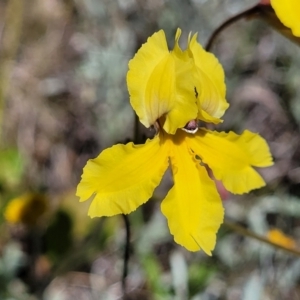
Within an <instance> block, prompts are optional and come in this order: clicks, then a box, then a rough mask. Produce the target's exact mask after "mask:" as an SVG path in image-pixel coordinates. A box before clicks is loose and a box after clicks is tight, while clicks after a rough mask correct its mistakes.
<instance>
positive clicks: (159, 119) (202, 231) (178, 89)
mask: <svg viewBox="0 0 300 300" xmlns="http://www.w3.org/2000/svg"><path fill="white" fill-rule="evenodd" d="M179 36H180V30H178V31H177V34H176V39H175V47H174V49H173V51H172V52H168V50H167V46H166V41H165V35H164V32H163V31H159V32H158V33H155V34H154V35H153V36H152V37H150V38H149V39H148V41H147V43H146V44H144V45H143V46H142V48H141V49H140V50H139V51H138V53H137V54H136V56H135V57H134V58H133V60H131V62H130V63H129V71H128V75H127V83H128V89H129V92H130V96H131V104H132V106H133V108H134V109H135V111H136V113H137V114H138V116H139V118H140V119H141V121H142V123H143V124H144V125H145V126H151V125H152V124H156V127H157V129H158V133H157V135H156V136H155V137H154V138H153V139H151V140H147V141H146V143H145V144H143V145H134V144H133V143H128V144H126V145H121V144H118V145H115V146H113V147H111V148H109V149H106V150H104V151H103V152H102V153H101V154H100V155H99V156H98V157H97V158H95V159H91V160H89V161H88V162H87V165H86V166H85V168H84V171H83V175H82V179H81V182H80V183H79V185H78V188H77V196H79V197H80V200H81V201H85V200H87V199H89V198H90V197H91V196H93V200H92V203H91V205H90V208H89V212H88V214H89V216H91V217H101V216H113V215H116V214H122V213H123V214H128V213H130V212H132V211H134V210H136V209H137V207H138V206H140V205H142V204H143V203H145V202H146V201H147V200H148V199H149V198H150V197H151V196H152V195H153V191H154V189H155V188H156V187H157V186H158V185H159V183H160V181H161V179H162V177H163V175H164V173H165V171H166V169H167V168H168V166H169V165H170V166H171V169H172V172H173V179H174V186H173V187H172V188H171V190H170V191H169V193H168V194H167V196H166V198H165V199H164V200H163V201H162V204H161V209H162V212H163V214H164V215H165V216H166V218H167V220H168V226H169V228H170V231H171V233H172V234H173V235H174V239H175V241H176V242H177V243H178V244H180V245H182V246H184V247H185V248H186V249H188V250H190V251H197V250H200V249H202V250H203V251H205V252H206V253H207V254H208V255H211V251H212V250H213V249H214V247H215V243H216V233H217V231H218V229H219V227H220V225H221V223H222V222H223V215H224V210H223V207H222V202H221V199H220V196H219V194H218V192H217V189H216V186H215V183H214V181H213V180H212V179H211V178H210V177H209V175H208V173H207V169H206V166H209V168H210V169H211V170H212V172H213V174H214V176H215V178H216V179H218V180H222V182H223V184H224V186H225V187H226V188H227V189H228V190H229V191H230V192H233V193H236V194H241V193H245V192H248V191H250V190H252V189H255V188H259V187H262V186H264V185H265V182H264V180H263V179H262V178H261V176H260V175H259V174H258V173H257V172H256V171H255V170H254V169H253V167H266V166H270V165H271V164H272V158H271V155H270V152H269V148H268V146H267V144H266V142H265V141H264V139H263V138H261V137H260V136H259V135H257V134H254V133H251V132H249V131H245V132H244V133H243V134H242V135H240V136H239V135H236V134H235V133H233V132H230V133H228V134H226V133H224V132H221V133H218V132H214V131H209V130H206V129H205V128H198V123H197V121H196V120H195V118H197V119H199V120H202V121H207V122H213V123H218V122H220V117H221V116H222V115H223V114H224V112H225V110H226V109H227V107H228V104H227V102H226V100H225V84H224V72H223V69H222V67H221V65H220V64H219V62H218V60H217V59H216V58H215V57H214V56H213V55H212V54H209V53H207V52H206V51H205V50H203V48H202V47H201V46H200V44H198V43H197V41H196V35H194V36H193V37H192V38H190V37H189V39H188V47H187V49H186V50H185V51H182V50H181V49H180V47H179V46H178V39H179ZM191 83H192V84H191ZM180 128H182V129H184V130H181V129H180Z"/></svg>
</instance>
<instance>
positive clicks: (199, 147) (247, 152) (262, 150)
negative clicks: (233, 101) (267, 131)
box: [188, 129, 273, 194]
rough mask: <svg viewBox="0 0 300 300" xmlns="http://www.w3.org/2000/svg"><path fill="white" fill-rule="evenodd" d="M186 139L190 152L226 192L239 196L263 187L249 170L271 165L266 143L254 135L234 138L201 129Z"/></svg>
mask: <svg viewBox="0 0 300 300" xmlns="http://www.w3.org/2000/svg"><path fill="white" fill-rule="evenodd" d="M188 138H189V145H190V147H191V149H192V150H193V151H194V152H195V154H196V155H197V156H199V157H200V158H201V159H202V161H203V162H204V163H206V164H207V165H208V166H209V167H210V168H211V169H212V171H213V174H214V176H215V177H216V179H218V180H222V182H223V184H224V186H225V188H226V189H227V190H228V191H230V192H232V193H235V194H243V193H247V192H249V191H250V190H253V189H257V188H260V187H262V186H264V185H265V182H264V180H263V179H262V177H261V176H260V175H259V174H258V173H257V171H255V170H254V169H253V166H254V167H267V166H271V165H272V164H273V162H272V156H271V154H270V150H269V147H268V145H267V143H266V141H265V140H264V139H263V138H262V137H261V136H259V135H258V134H255V133H252V132H250V131H248V130H246V131H244V132H243V134H242V135H237V134H235V133H234V132H229V133H225V132H220V133H219V132H215V131H209V130H206V129H201V130H198V132H197V133H196V134H195V135H193V136H189V137H188Z"/></svg>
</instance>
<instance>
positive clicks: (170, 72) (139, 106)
mask: <svg viewBox="0 0 300 300" xmlns="http://www.w3.org/2000/svg"><path fill="white" fill-rule="evenodd" d="M128 65H129V71H128V73H127V85H128V91H129V94H130V103H131V105H132V107H133V109H134V110H135V112H136V114H137V115H138V117H139V118H140V121H141V123H142V124H144V125H145V126H146V127H149V126H151V125H153V124H154V123H155V121H156V120H157V119H158V118H159V117H161V115H162V114H164V113H166V112H168V110H169V109H170V108H169V107H168V105H167V104H168V103H170V102H172V99H173V98H174V87H175V64H174V62H173V60H172V59H170V53H169V50H168V45H167V41H166V36H165V33H164V31H163V30H160V31H158V32H156V33H154V34H153V35H152V36H151V37H149V38H148V40H147V42H146V43H145V44H144V45H143V46H142V47H141V48H140V49H139V51H138V52H137V53H136V54H135V56H134V58H133V59H132V60H130V62H129V64H128ZM162 71H164V72H162ZM155 79H156V80H155ZM153 80H154V82H153ZM164 80H166V81H165V82H164ZM163 83H164V84H163ZM161 89H162V90H161ZM164 96H166V98H167V99H161V98H160V97H164ZM161 100H166V101H167V103H166V104H165V105H164V106H163V105H162V103H161Z"/></svg>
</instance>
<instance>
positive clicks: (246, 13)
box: [205, 4, 261, 51]
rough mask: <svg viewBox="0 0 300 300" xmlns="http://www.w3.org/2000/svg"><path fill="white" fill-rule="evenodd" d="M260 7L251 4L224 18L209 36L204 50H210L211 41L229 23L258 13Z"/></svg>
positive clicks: (212, 41) (213, 40)
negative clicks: (241, 10)
mask: <svg viewBox="0 0 300 300" xmlns="http://www.w3.org/2000/svg"><path fill="white" fill-rule="evenodd" d="M260 8H261V5H259V4H257V5H255V6H253V7H252V8H249V9H247V10H245V11H243V12H241V13H239V14H237V15H235V16H233V17H231V18H229V19H228V20H226V21H225V22H224V23H222V24H221V25H220V26H219V27H218V28H217V29H216V30H215V31H214V32H213V33H212V35H211V36H210V38H209V40H208V42H207V44H206V46H205V49H206V51H210V50H211V48H212V45H213V43H214V42H215V40H216V39H217V37H218V36H219V35H220V33H222V31H223V30H225V29H226V28H227V27H229V26H230V25H232V24H234V23H236V22H237V21H239V20H241V19H244V18H250V17H253V16H254V15H256V14H258V13H259V11H260Z"/></svg>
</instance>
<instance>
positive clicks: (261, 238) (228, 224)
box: [223, 220, 300, 257]
mask: <svg viewBox="0 0 300 300" xmlns="http://www.w3.org/2000/svg"><path fill="white" fill-rule="evenodd" d="M223 224H224V225H225V226H226V227H228V228H229V229H230V230H233V231H235V232H237V233H238V234H240V235H243V236H247V237H250V238H253V239H255V240H257V241H260V242H263V243H265V244H268V245H271V246H273V247H275V248H277V249H281V250H284V251H286V252H289V253H291V254H293V255H296V256H299V257H300V250H297V249H293V248H286V247H284V246H282V245H279V244H276V243H273V242H272V241H270V240H269V239H267V238H266V237H264V236H261V235H258V234H256V233H254V232H253V231H251V230H249V229H246V228H245V227H243V226H241V225H238V224H237V223H233V222H230V221H227V220H226V221H224V223H223Z"/></svg>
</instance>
